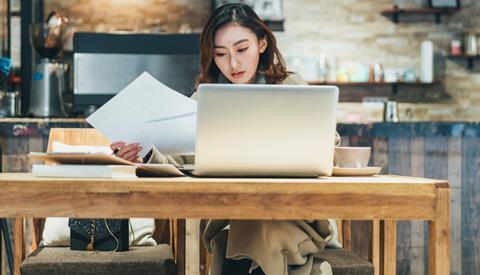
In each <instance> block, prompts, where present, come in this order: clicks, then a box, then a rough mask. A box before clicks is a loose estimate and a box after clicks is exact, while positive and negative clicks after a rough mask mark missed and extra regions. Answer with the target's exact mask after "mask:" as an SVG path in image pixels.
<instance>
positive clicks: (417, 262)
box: [408, 137, 427, 275]
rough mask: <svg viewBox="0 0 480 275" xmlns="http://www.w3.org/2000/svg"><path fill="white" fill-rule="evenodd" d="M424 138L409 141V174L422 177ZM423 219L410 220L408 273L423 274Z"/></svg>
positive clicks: (424, 270)
mask: <svg viewBox="0 0 480 275" xmlns="http://www.w3.org/2000/svg"><path fill="white" fill-rule="evenodd" d="M424 151H425V148H424V138H423V137H414V138H412V139H411V141H410V162H411V164H410V165H411V173H410V174H411V175H412V176H415V177H423V174H424V173H423V170H424V162H425V160H424ZM426 224H427V222H425V221H410V234H411V235H410V254H409V255H408V257H410V270H409V271H410V274H413V275H417V274H418V275H422V274H425V272H426V269H425V266H426V263H427V259H426V258H425V252H424V251H425V250H426V247H425V245H424V244H425V239H426V238H427V237H426V236H425V230H426V229H425V228H426Z"/></svg>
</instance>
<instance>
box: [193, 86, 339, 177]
mask: <svg viewBox="0 0 480 275" xmlns="http://www.w3.org/2000/svg"><path fill="white" fill-rule="evenodd" d="M198 94H199V98H198V111H197V139H196V148H195V170H194V174H195V175H197V176H247V177H253V176H260V177H268V176H273V177H316V176H321V175H330V174H331V173H332V167H333V152H334V140H335V128H336V116H335V113H336V108H337V103H338V88H337V87H335V86H308V85H258V84H253V85H250V84H244V85H232V84H201V85H199V87H198Z"/></svg>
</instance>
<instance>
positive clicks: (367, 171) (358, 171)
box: [332, 166, 382, 176]
mask: <svg viewBox="0 0 480 275" xmlns="http://www.w3.org/2000/svg"><path fill="white" fill-rule="evenodd" d="M381 170H382V167H373V166H372V167H362V168H344V167H333V172H332V175H333V176H373V175H376V174H378V173H379V172H380V171H381Z"/></svg>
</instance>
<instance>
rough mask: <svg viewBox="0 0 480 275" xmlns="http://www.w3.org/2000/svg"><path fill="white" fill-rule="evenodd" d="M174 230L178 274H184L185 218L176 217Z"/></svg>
mask: <svg viewBox="0 0 480 275" xmlns="http://www.w3.org/2000/svg"><path fill="white" fill-rule="evenodd" d="M176 222H177V228H176V229H177V230H176V242H175V243H176V245H175V247H176V250H175V256H176V260H177V267H178V273H177V274H178V275H185V274H186V273H185V272H186V270H185V220H184V219H178V220H176Z"/></svg>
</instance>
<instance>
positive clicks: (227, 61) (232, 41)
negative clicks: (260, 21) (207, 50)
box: [213, 23, 267, 84]
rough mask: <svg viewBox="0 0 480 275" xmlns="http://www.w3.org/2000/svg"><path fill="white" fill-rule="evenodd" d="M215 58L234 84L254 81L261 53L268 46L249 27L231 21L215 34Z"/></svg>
mask: <svg viewBox="0 0 480 275" xmlns="http://www.w3.org/2000/svg"><path fill="white" fill-rule="evenodd" d="M214 42H215V45H214V53H213V56H214V58H213V60H214V62H215V64H216V65H217V67H218V68H219V69H220V71H221V72H222V74H223V75H224V76H225V77H226V78H227V79H228V80H230V81H231V82H232V83H234V84H247V83H254V82H255V78H256V73H257V67H258V61H259V59H260V54H262V53H263V52H264V51H265V49H266V48H267V41H266V40H265V39H260V40H259V39H258V38H257V36H256V35H255V34H254V33H253V32H252V31H251V30H250V29H248V28H245V27H242V26H240V25H238V24H235V23H230V24H227V25H225V26H223V27H222V28H220V29H219V30H218V31H217V32H216V34H215V41H214Z"/></svg>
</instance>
